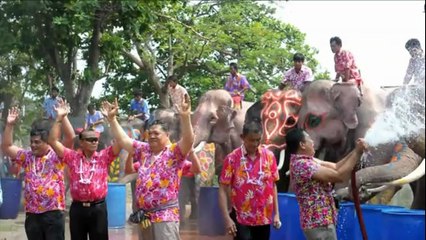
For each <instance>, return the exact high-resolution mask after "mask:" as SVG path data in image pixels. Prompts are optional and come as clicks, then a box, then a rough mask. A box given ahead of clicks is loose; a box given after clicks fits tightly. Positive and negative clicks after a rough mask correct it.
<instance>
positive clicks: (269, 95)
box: [261, 90, 302, 150]
mask: <svg viewBox="0 0 426 240" xmlns="http://www.w3.org/2000/svg"><path fill="white" fill-rule="evenodd" d="M261 101H262V105H263V108H262V111H261V118H262V121H263V141H264V144H265V145H266V147H267V148H269V149H270V150H273V149H274V148H278V149H283V148H284V147H285V142H284V141H282V140H281V141H280V140H278V139H280V138H284V137H285V135H286V131H287V130H288V129H290V128H293V127H295V126H296V124H297V120H298V114H297V113H298V112H299V109H300V107H301V104H302V96H301V93H300V92H299V91H296V90H287V91H277V90H269V91H267V92H266V93H264V94H263V95H262V98H261ZM275 143H282V144H280V145H278V144H275Z"/></svg>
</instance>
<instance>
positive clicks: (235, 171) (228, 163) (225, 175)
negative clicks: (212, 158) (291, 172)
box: [219, 147, 279, 226]
mask: <svg viewBox="0 0 426 240" xmlns="http://www.w3.org/2000/svg"><path fill="white" fill-rule="evenodd" d="M261 165H262V166H261ZM278 180H279V175H278V169H277V163H276V160H275V156H274V154H273V153H272V152H271V151H269V150H267V149H266V148H263V147H259V148H258V152H257V156H256V158H255V159H250V158H249V157H248V156H247V155H246V156H245V159H243V158H242V150H241V148H237V149H235V150H234V151H232V152H231V153H230V154H228V156H226V158H225V160H224V164H223V168H222V173H221V175H220V179H219V182H220V183H221V184H226V185H229V184H230V185H231V198H232V205H233V208H234V209H235V211H236V213H237V221H238V222H239V223H240V224H243V225H248V226H259V225H267V224H271V222H272V212H273V209H274V198H273V197H274V187H275V182H276V181H278Z"/></svg>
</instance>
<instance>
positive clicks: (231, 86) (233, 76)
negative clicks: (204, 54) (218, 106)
mask: <svg viewBox="0 0 426 240" xmlns="http://www.w3.org/2000/svg"><path fill="white" fill-rule="evenodd" d="M229 68H230V71H231V73H230V74H229V76H228V79H227V81H226V83H225V90H226V91H228V92H229V94H231V96H232V99H234V104H235V106H234V107H235V108H236V109H241V106H242V105H241V102H242V101H244V93H245V92H246V91H247V90H248V89H250V84H249V82H248V81H247V78H246V76H244V75H242V74H240V73H238V65H237V64H236V63H231V64H229Z"/></svg>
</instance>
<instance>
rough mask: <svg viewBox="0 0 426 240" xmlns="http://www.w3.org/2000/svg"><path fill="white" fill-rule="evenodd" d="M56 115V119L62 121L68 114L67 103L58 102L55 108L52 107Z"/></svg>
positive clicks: (60, 100) (68, 107)
mask: <svg viewBox="0 0 426 240" xmlns="http://www.w3.org/2000/svg"><path fill="white" fill-rule="evenodd" d="M54 109H55V111H56V113H57V114H58V116H57V118H59V119H62V118H64V117H65V116H66V115H68V113H69V112H70V106H69V104H68V103H67V102H65V101H64V100H62V99H59V100H58V104H57V106H54Z"/></svg>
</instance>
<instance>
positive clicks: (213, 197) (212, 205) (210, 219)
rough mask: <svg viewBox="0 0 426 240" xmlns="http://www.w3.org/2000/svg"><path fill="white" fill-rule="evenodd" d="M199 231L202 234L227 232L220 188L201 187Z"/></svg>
mask: <svg viewBox="0 0 426 240" xmlns="http://www.w3.org/2000/svg"><path fill="white" fill-rule="evenodd" d="M198 232H199V234H200V235H207V236H220V235H224V234H225V223H224V221H223V216H222V213H221V210H220V208H219V188H218V187H201V188H200V196H199V200H198Z"/></svg>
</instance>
